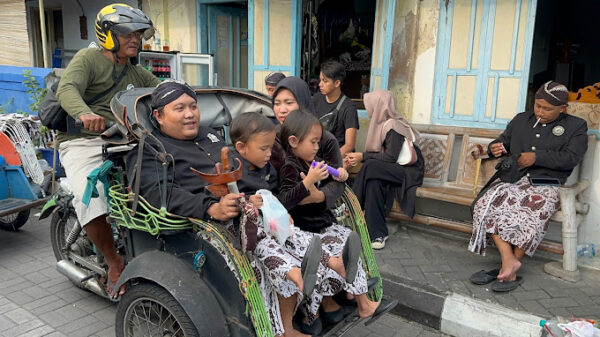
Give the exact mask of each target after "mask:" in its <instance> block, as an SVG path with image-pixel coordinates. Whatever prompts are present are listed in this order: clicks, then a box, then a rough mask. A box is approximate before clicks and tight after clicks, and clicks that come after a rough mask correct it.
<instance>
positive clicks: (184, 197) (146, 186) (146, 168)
mask: <svg viewBox="0 0 600 337" xmlns="http://www.w3.org/2000/svg"><path fill="white" fill-rule="evenodd" d="M152 134H153V135H154V136H155V137H156V138H158V140H159V141H160V142H161V143H162V145H163V146H164V147H165V150H166V152H167V153H169V154H171V155H172V156H173V159H174V161H175V165H173V163H172V162H170V163H169V166H168V170H167V196H168V198H167V211H169V212H171V213H173V214H176V215H180V216H189V217H193V218H198V219H203V220H207V219H208V218H209V216H208V214H207V213H206V211H207V210H208V208H209V207H210V205H211V204H213V203H215V202H218V198H216V197H215V196H213V195H212V194H211V193H210V192H209V191H208V190H206V189H205V187H206V185H208V183H207V182H206V180H204V179H202V178H201V177H200V176H198V175H196V174H195V173H194V172H192V171H191V170H190V167H193V168H195V169H196V170H198V171H200V172H205V173H214V172H215V164H216V163H217V162H220V161H221V149H222V148H223V147H224V146H227V144H225V141H223V139H222V138H221V137H220V136H219V134H218V133H217V132H216V131H214V130H213V129H210V128H207V127H203V126H201V127H200V130H199V131H198V135H197V136H196V138H195V139H193V140H178V139H174V138H171V137H169V136H167V135H166V134H164V133H162V132H161V131H160V130H154V131H153V132H152ZM146 142H147V143H149V144H151V143H153V142H154V141H153V140H151V139H148V140H147V141H146ZM137 149H138V147H137V146H136V147H135V148H133V149H132V150H131V151H130V152H129V154H128V155H127V158H126V164H127V178H128V180H129V182H130V183H131V185H132V186H133V183H134V180H133V178H134V175H135V170H136V167H135V164H136V159H137V156H138V150H137ZM234 155H235V154H233V153H232V152H230V153H229V162H230V163H232V165H235V164H234V163H235V161H234V160H233V158H234ZM141 165H142V168H141V177H138V179H141V180H140V195H142V196H143V197H144V198H145V199H146V200H147V201H148V202H149V203H150V204H151V205H153V206H155V207H160V200H161V199H160V190H161V189H160V186H161V183H162V179H161V177H162V163H161V161H159V160H158V159H157V158H156V156H155V154H154V153H153V152H152V151H151V150H150V148H149V147H148V145H147V146H145V147H144V152H143V158H142V160H141ZM173 166H175V167H173Z"/></svg>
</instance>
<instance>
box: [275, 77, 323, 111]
mask: <svg viewBox="0 0 600 337" xmlns="http://www.w3.org/2000/svg"><path fill="white" fill-rule="evenodd" d="M281 89H288V90H289V91H291V92H292V94H293V95H294V97H295V98H296V102H298V105H299V106H300V108H305V109H308V110H310V112H312V113H313V114H314V113H315V108H314V106H313V103H312V99H311V96H310V90H309V89H308V84H306V82H304V81H303V80H302V79H301V78H299V77H296V76H290V77H286V78H284V79H282V80H281V81H279V83H278V84H277V87H276V88H275V92H274V93H273V105H275V97H277V94H278V93H279V90H281Z"/></svg>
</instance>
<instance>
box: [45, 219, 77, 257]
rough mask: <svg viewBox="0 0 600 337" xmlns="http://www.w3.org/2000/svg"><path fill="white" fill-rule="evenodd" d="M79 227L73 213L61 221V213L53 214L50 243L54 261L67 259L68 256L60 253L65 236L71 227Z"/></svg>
mask: <svg viewBox="0 0 600 337" xmlns="http://www.w3.org/2000/svg"><path fill="white" fill-rule="evenodd" d="M75 225H77V226H79V224H78V223H77V216H76V215H75V212H71V214H70V215H69V217H68V218H67V219H66V220H63V219H62V214H61V212H54V213H53V214H52V220H51V221H50V241H51V242H52V251H53V252H54V257H55V258H56V261H60V260H64V259H68V256H67V255H66V254H65V253H64V252H63V251H62V247H64V246H65V243H66V242H67V236H69V232H70V231H71V229H72V228H73V226H75Z"/></svg>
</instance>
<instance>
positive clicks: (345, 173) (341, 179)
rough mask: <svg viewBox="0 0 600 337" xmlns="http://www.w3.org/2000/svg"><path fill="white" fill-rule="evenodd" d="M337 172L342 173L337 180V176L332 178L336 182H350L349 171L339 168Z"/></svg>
mask: <svg viewBox="0 0 600 337" xmlns="http://www.w3.org/2000/svg"><path fill="white" fill-rule="evenodd" d="M337 170H338V172H339V173H340V175H339V177H337V178H336V177H335V176H332V177H333V179H334V180H336V181H339V182H342V183H343V182H344V181H346V180H348V171H346V169H345V168H343V167H339V168H338V169H337Z"/></svg>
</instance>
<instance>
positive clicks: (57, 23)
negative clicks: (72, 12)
mask: <svg viewBox="0 0 600 337" xmlns="http://www.w3.org/2000/svg"><path fill="white" fill-rule="evenodd" d="M27 13H28V19H29V21H30V23H31V27H30V38H31V42H32V49H33V55H32V65H33V66H34V67H43V66H44V57H43V52H42V37H41V28H40V10H39V8H38V7H29V9H28V11H27ZM44 19H45V21H46V23H45V24H46V40H47V41H48V43H47V48H48V55H47V57H48V62H50V63H49V64H48V66H49V67H52V68H60V67H61V66H64V65H63V64H62V58H61V54H60V51H61V50H63V49H64V43H63V42H64V41H63V22H62V10H61V9H60V8H46V10H45V16H44Z"/></svg>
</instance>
